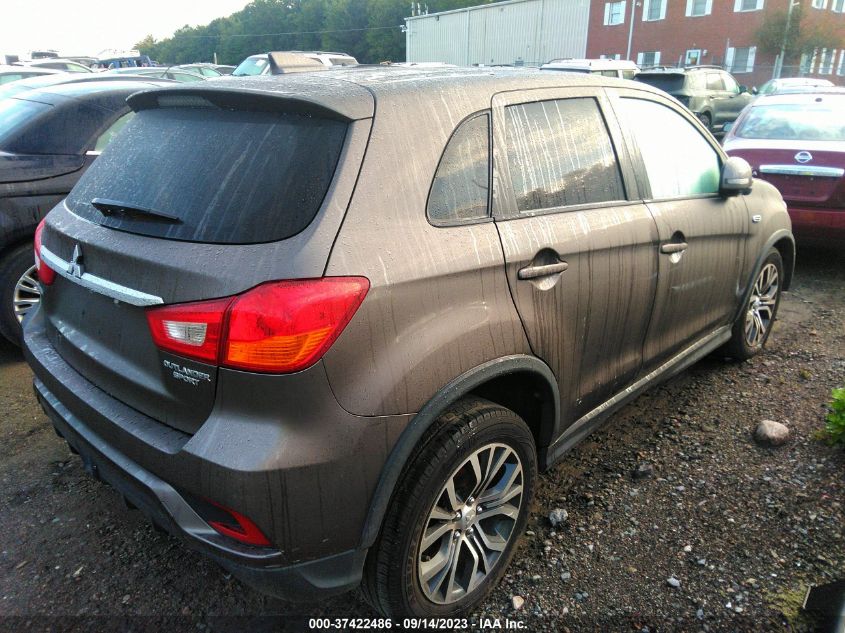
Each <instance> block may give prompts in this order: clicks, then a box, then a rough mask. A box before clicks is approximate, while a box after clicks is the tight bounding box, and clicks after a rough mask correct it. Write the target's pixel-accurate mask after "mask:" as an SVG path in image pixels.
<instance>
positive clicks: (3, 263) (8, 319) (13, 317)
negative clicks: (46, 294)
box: [0, 243, 41, 346]
mask: <svg viewBox="0 0 845 633" xmlns="http://www.w3.org/2000/svg"><path fill="white" fill-rule="evenodd" d="M37 281H38V274H37V273H36V272H35V262H34V260H33V254H32V244H31V243H28V244H21V245H20V246H18V247H16V248H14V249H12V250H11V251H10V252H9V253H8V254H7V255H6V256H5V257H4V258H3V259H2V260H0V334H2V335H3V336H4V337H5V338H7V339H8V340H9V341H11V342H12V343H14V344H15V345H18V346H19V345H20V344H21V337H22V335H23V331H22V330H21V320H22V319H23V316H24V315H25V313H26V312H27V311H28V310H29V309H32V308H34V307H35V306H36V305H37V304H38V302H39V301H40V299H41V290H40V288H39V287H38V283H37Z"/></svg>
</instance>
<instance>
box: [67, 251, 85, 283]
mask: <svg viewBox="0 0 845 633" xmlns="http://www.w3.org/2000/svg"><path fill="white" fill-rule="evenodd" d="M67 272H68V274H69V275H72V276H74V277H76V278H78V279H81V278H82V275H83V274H84V273H85V268H84V267H83V265H82V249H81V248H80V247H79V244H77V245H76V246H74V247H73V255H72V256H71V258H70V261H69V262H68V265H67Z"/></svg>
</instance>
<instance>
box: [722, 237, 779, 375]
mask: <svg viewBox="0 0 845 633" xmlns="http://www.w3.org/2000/svg"><path fill="white" fill-rule="evenodd" d="M782 288H783V258H782V257H781V255H780V252H778V250H777V249H776V248H772V249H770V250H769V252H768V254H767V255H766V259H765V260H763V265H762V266H761V267H760V271H759V272H758V273H757V277H756V278H755V279H754V286H753V287H752V288H751V295H750V296H749V298H748V301H747V302H746V304H745V307H744V309H743V311H742V313H741V314H740V315H739V318H738V319H737V320H736V323H734V326H733V333H732V335H731V340H730V341H729V342H728V343H727V345H726V346H725V351H726V352H727V354H728V355H729V356H732V357H733V358H735V359H736V360H748V359H749V358H751V357H752V356H755V355H757V354H759V353H760V351H761V350H762V349H763V346H764V345H765V344H766V341H767V340H768V339H769V335H770V334H771V333H772V326H773V325H774V323H775V317H776V316H777V312H778V306H780V295H781V289H782Z"/></svg>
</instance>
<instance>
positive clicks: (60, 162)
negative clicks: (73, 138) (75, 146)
mask: <svg viewBox="0 0 845 633" xmlns="http://www.w3.org/2000/svg"><path fill="white" fill-rule="evenodd" d="M84 164H85V157H84V156H80V155H76V154H72V155H65V154H11V153H9V152H0V183H13V182H27V181H30V180H43V179H45V178H55V177H56V176H62V175H64V174H69V173H71V172H74V171H77V170H78V169H81V168H82V166H83V165H84Z"/></svg>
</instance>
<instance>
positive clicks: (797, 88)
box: [757, 77, 834, 96]
mask: <svg viewBox="0 0 845 633" xmlns="http://www.w3.org/2000/svg"><path fill="white" fill-rule="evenodd" d="M833 85H834V84H833V82H832V81H828V80H827V79H817V78H815V77H784V78H782V79H770V80H769V81H767V82H766V83H764V84H763V85H762V86H760V89H759V90H758V91H757V94H758V95H760V96H765V95H774V94H781V93H783V92H812V91H813V89H816V88H829V87H832V86H833Z"/></svg>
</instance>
